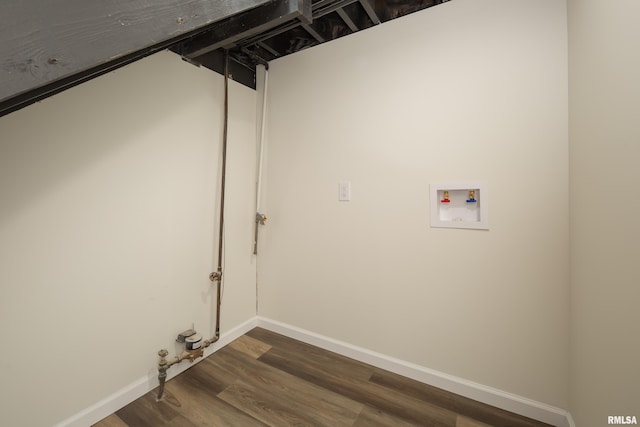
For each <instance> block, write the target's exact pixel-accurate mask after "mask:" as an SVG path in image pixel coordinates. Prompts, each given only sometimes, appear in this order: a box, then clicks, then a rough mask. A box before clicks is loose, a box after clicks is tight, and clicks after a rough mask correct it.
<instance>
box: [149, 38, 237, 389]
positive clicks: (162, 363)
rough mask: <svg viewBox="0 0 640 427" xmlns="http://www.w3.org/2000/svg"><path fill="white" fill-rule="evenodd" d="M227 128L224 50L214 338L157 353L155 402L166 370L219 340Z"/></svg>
mask: <svg viewBox="0 0 640 427" xmlns="http://www.w3.org/2000/svg"><path fill="white" fill-rule="evenodd" d="M228 128H229V51H227V50H225V55H224V127H223V133H222V179H221V184H220V187H221V188H220V230H219V231H218V269H217V271H215V272H213V273H211V274H210V275H209V279H210V280H211V281H212V282H216V326H215V336H214V337H213V338H212V339H210V340H205V341H204V343H203V347H202V348H200V349H199V350H198V351H195V352H194V351H183V352H182V354H181V355H180V356H177V357H174V358H173V359H171V360H167V359H166V357H167V356H168V355H169V352H168V351H167V350H165V349H162V350H160V351H159V352H158V356H160V360H159V361H158V383H159V387H158V396H157V398H156V400H158V401H160V400H161V399H162V396H163V394H164V386H165V383H166V380H167V369H169V368H170V367H171V366H173V365H174V364H176V363H180V362H182V361H183V360H185V359H188V360H189V361H191V362H193V361H194V360H195V359H196V358H198V357H202V356H203V355H204V351H203V350H204V348H206V347H209V346H210V345H211V344H213V343H215V342H216V341H218V339H220V306H221V302H222V292H221V288H222V259H223V257H222V250H223V246H224V245H223V243H224V196H225V194H224V193H225V185H226V176H227V133H228Z"/></svg>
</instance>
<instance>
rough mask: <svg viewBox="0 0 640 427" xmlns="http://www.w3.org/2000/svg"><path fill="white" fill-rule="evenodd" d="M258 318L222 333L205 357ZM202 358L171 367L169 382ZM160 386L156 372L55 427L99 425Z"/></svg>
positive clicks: (255, 323)
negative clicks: (106, 418)
mask: <svg viewBox="0 0 640 427" xmlns="http://www.w3.org/2000/svg"><path fill="white" fill-rule="evenodd" d="M257 322H258V318H257V317H253V318H251V319H249V320H247V321H246V322H244V323H242V324H240V325H238V326H236V327H235V328H233V329H231V330H229V331H227V332H226V333H222V334H221V335H220V339H219V340H218V341H217V342H216V343H215V344H212V345H211V346H209V347H207V348H206V349H205V351H204V357H207V356H209V355H211V354H213V353H215V352H216V351H218V350H219V349H221V348H222V347H224V346H225V345H227V344H229V343H230V342H231V341H233V340H235V339H236V338H238V337H240V336H242V335H244V334H245V333H247V332H248V331H250V330H251V329H253V328H255V327H256V326H257ZM204 357H201V358H199V359H196V360H195V361H194V362H193V363H180V364H177V365H174V366H172V367H171V369H169V370H168V372H167V380H170V379H171V378H173V377H175V376H176V375H178V374H180V373H182V372H184V371H186V370H187V369H189V368H190V367H192V366H193V365H195V364H196V363H198V362H200V361H201V360H203V359H204ZM157 386H158V375H157V373H156V372H153V373H152V374H149V375H148V376H145V377H143V378H140V379H138V380H137V381H134V382H132V383H131V384H129V385H127V386H126V387H123V388H122V389H120V390H118V391H116V392H115V393H113V394H112V395H110V396H108V397H106V398H104V399H102V400H101V401H99V402H97V403H95V404H94V405H92V406H90V407H88V408H87V409H85V410H83V411H82V412H79V413H78V414H76V415H74V416H72V417H70V418H67V419H66V420H64V421H62V422H60V423H58V424H56V425H55V427H87V426H90V425H92V424H95V423H97V422H98V421H100V420H101V419H103V418H105V417H107V416H109V415H110V414H112V413H114V412H115V411H117V410H118V409H120V408H122V407H124V406H126V405H128V404H129V403H131V402H133V401H134V400H136V399H137V398H139V397H140V396H142V395H144V394H146V393H148V392H150V391H151V390H153V389H154V388H156V387H157Z"/></svg>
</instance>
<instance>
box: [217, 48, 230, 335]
mask: <svg viewBox="0 0 640 427" xmlns="http://www.w3.org/2000/svg"><path fill="white" fill-rule="evenodd" d="M228 134H229V51H228V50H225V51H224V125H223V131H222V179H221V184H220V229H219V230H218V269H217V272H218V280H217V288H216V300H217V301H216V306H217V307H216V332H215V340H216V341H217V340H218V338H219V337H220V306H221V299H222V295H221V287H222V251H223V247H224V244H223V243H224V200H225V189H226V178H227V137H228Z"/></svg>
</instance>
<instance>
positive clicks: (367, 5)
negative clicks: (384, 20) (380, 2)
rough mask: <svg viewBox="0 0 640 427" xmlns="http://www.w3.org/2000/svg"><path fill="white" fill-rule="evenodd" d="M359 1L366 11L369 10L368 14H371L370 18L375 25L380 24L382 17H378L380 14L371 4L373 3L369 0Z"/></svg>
mask: <svg viewBox="0 0 640 427" xmlns="http://www.w3.org/2000/svg"><path fill="white" fill-rule="evenodd" d="M359 1H360V4H361V5H362V8H363V9H364V11H365V12H367V15H369V19H371V22H373V24H374V25H378V24H379V23H380V18H378V15H377V14H376V11H375V10H374V9H373V6H371V3H370V2H369V0H359Z"/></svg>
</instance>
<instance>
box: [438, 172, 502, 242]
mask: <svg viewBox="0 0 640 427" xmlns="http://www.w3.org/2000/svg"><path fill="white" fill-rule="evenodd" d="M429 188H430V192H429V193H430V204H431V227H445V228H471V229H482V230H488V229H489V186H488V185H487V183H486V182H484V181H468V182H448V183H441V184H431V185H430V186H429Z"/></svg>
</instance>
